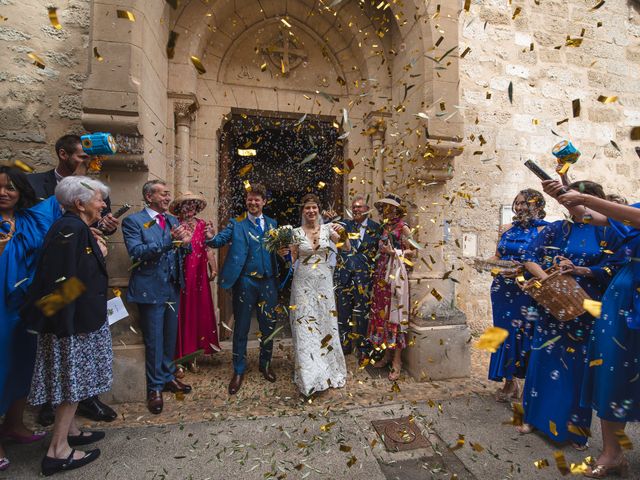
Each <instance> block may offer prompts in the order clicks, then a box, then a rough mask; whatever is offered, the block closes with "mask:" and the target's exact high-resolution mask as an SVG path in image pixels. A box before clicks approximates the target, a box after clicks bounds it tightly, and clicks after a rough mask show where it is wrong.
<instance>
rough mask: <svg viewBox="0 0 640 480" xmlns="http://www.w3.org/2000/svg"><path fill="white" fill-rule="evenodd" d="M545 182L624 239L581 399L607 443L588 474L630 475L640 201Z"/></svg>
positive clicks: (637, 379) (636, 398)
mask: <svg viewBox="0 0 640 480" xmlns="http://www.w3.org/2000/svg"><path fill="white" fill-rule="evenodd" d="M543 186H544V189H545V192H547V193H548V194H549V195H551V196H552V197H555V198H557V200H558V201H559V202H560V203H561V204H562V205H564V206H565V207H567V209H568V210H569V212H570V213H571V214H572V215H574V216H575V217H576V218H577V219H579V220H582V219H585V221H586V219H588V221H589V222H590V223H591V224H594V225H610V226H611V230H615V231H616V232H617V233H618V234H619V236H620V237H621V239H623V240H624V241H625V244H624V246H623V247H622V248H623V249H624V253H625V254H626V257H627V262H626V263H624V266H623V267H622V268H621V269H620V271H619V272H618V273H617V275H616V276H615V278H614V279H613V281H612V282H611V284H610V285H609V288H608V289H607V291H606V292H605V294H604V296H603V297H602V312H601V315H600V318H598V319H597V320H596V321H595V325H594V328H593V330H592V335H591V339H590V342H589V357H588V363H587V365H586V366H585V370H586V379H585V382H584V386H583V391H582V399H581V401H582V404H583V405H585V406H586V407H588V408H593V409H594V410H595V411H596V414H597V416H598V417H599V418H600V423H601V428H602V444H603V449H602V453H601V454H600V456H599V457H598V458H597V459H596V460H595V462H594V464H593V465H591V466H590V467H589V469H588V471H587V472H586V473H585V474H584V475H585V476H587V477H589V478H607V477H609V476H611V475H619V476H626V475H627V474H628V473H629V462H628V460H627V459H626V457H625V456H624V454H623V449H622V448H623V447H622V445H623V444H624V442H625V438H626V437H625V436H624V429H625V426H626V422H638V421H640V292H639V290H638V289H639V288H640V263H639V262H638V258H640V204H635V205H632V206H628V205H621V204H619V203H615V202H611V201H607V200H603V199H599V198H593V197H590V196H588V195H583V194H581V193H578V192H573V191H570V192H568V193H565V194H563V192H562V191H561V189H562V185H561V184H560V183H559V182H556V181H552V180H549V181H546V182H543Z"/></svg>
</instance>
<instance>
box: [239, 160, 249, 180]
mask: <svg viewBox="0 0 640 480" xmlns="http://www.w3.org/2000/svg"><path fill="white" fill-rule="evenodd" d="M251 170H253V163H248V164H246V165H245V166H244V167H242V168H241V169H240V171H239V172H238V176H239V177H244V176H245V175H246V174H248V173H249V172H250V171H251Z"/></svg>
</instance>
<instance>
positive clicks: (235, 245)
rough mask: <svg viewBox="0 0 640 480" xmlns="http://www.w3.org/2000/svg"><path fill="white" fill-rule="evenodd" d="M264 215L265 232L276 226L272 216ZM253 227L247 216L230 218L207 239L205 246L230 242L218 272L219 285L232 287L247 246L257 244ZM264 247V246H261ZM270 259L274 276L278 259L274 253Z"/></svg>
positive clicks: (217, 245)
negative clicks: (214, 234) (225, 224)
mask: <svg viewBox="0 0 640 480" xmlns="http://www.w3.org/2000/svg"><path fill="white" fill-rule="evenodd" d="M263 216H264V221H265V234H266V232H268V231H269V230H271V229H274V228H276V227H277V226H278V222H276V221H275V220H274V219H273V218H269V217H267V216H266V215H263ZM254 232H255V227H254V226H253V223H252V222H251V220H249V218H248V217H245V218H244V219H242V220H237V219H235V218H234V219H231V220H230V221H229V223H228V224H227V226H226V227H225V228H224V229H223V230H221V231H220V232H219V233H218V234H217V235H216V236H215V237H213V238H212V239H211V240H208V241H207V246H209V247H213V248H220V247H223V246H225V245H227V244H228V243H231V247H230V248H229V252H228V253H227V258H226V259H225V261H224V265H223V266H222V272H221V273H220V286H221V287H222V288H225V289H229V288H231V287H233V285H234V284H235V283H236V281H237V280H238V278H239V277H240V275H241V274H242V270H243V269H244V266H245V263H246V261H247V257H248V255H249V248H251V247H254V246H255V245H256V244H257V237H256V235H255V233H254ZM261 248H264V246H261ZM269 257H270V259H271V267H272V269H273V274H274V276H277V274H278V261H277V259H276V255H275V254H273V253H272V254H270V255H269Z"/></svg>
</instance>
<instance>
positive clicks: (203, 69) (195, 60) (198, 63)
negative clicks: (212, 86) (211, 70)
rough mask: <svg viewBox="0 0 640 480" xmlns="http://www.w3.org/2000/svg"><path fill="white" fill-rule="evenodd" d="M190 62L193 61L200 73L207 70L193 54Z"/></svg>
mask: <svg viewBox="0 0 640 480" xmlns="http://www.w3.org/2000/svg"><path fill="white" fill-rule="evenodd" d="M191 63H193V66H194V67H196V70H197V72H198V73H199V74H200V75H203V74H205V73H207V70H206V69H205V68H204V65H203V64H202V62H201V61H200V59H199V58H198V57H196V56H195V55H191Z"/></svg>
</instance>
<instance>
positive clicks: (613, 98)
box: [598, 95, 618, 104]
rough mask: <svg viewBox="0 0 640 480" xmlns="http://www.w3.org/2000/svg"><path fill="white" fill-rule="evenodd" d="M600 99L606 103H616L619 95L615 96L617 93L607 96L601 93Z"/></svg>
mask: <svg viewBox="0 0 640 480" xmlns="http://www.w3.org/2000/svg"><path fill="white" fill-rule="evenodd" d="M598 101H599V102H600V103H604V104H607V103H615V102H617V101H618V97H617V96H615V95H611V96H609V97H607V96H605V95H600V96H599V97H598Z"/></svg>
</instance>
